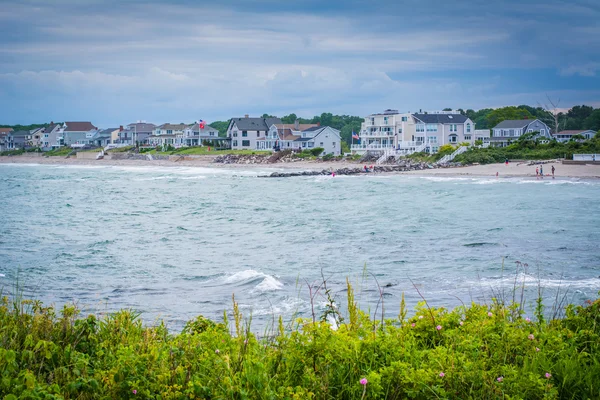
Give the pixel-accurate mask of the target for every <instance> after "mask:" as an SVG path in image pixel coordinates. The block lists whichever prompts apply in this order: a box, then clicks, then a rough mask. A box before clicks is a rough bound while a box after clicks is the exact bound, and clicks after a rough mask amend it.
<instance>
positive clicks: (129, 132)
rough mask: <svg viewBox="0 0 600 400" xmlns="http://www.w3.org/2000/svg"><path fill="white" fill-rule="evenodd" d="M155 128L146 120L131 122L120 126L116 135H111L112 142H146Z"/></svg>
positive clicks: (133, 143)
mask: <svg viewBox="0 0 600 400" xmlns="http://www.w3.org/2000/svg"><path fill="white" fill-rule="evenodd" d="M155 129H156V125H154V124H150V123H147V122H146V121H137V122H133V123H131V124H129V125H127V126H126V127H125V129H123V127H121V129H120V131H119V132H118V133H117V135H116V137H113V143H122V144H132V145H135V144H147V143H148V138H149V137H150V136H151V135H152V133H153V131H154V130H155Z"/></svg>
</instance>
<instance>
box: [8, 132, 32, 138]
mask: <svg viewBox="0 0 600 400" xmlns="http://www.w3.org/2000/svg"><path fill="white" fill-rule="evenodd" d="M9 135H10V136H17V137H25V136H29V135H31V132H29V131H14V132H9Z"/></svg>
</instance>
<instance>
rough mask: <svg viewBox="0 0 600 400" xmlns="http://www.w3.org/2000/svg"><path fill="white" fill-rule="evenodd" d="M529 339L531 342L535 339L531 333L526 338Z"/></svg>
mask: <svg viewBox="0 0 600 400" xmlns="http://www.w3.org/2000/svg"><path fill="white" fill-rule="evenodd" d="M527 337H528V338H529V340H533V339H535V336H533V333H530V334H529V336H527Z"/></svg>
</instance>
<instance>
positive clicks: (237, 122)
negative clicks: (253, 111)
mask: <svg viewBox="0 0 600 400" xmlns="http://www.w3.org/2000/svg"><path fill="white" fill-rule="evenodd" d="M274 124H281V120H280V119H279V118H250V117H248V115H247V114H246V115H245V116H244V117H243V118H231V119H230V120H229V126H228V127H227V137H228V138H230V139H231V148H232V149H233V150H256V149H257V148H258V142H257V141H264V140H265V138H266V137H267V133H268V131H269V128H270V127H271V126H272V125H274Z"/></svg>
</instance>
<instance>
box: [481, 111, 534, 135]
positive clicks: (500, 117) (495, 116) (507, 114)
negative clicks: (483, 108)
mask: <svg viewBox="0 0 600 400" xmlns="http://www.w3.org/2000/svg"><path fill="white" fill-rule="evenodd" d="M486 119H487V126H486V128H493V127H494V126H496V125H498V124H499V123H500V122H502V121H505V120H509V119H535V118H534V116H533V115H531V113H530V112H529V111H527V110H525V109H523V108H518V107H515V106H509V107H502V108H497V109H495V110H493V111H492V112H490V113H489V114H488V115H487V118H486ZM477 128H479V129H481V127H480V126H477Z"/></svg>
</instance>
